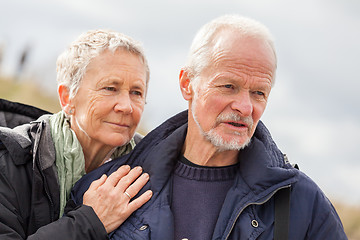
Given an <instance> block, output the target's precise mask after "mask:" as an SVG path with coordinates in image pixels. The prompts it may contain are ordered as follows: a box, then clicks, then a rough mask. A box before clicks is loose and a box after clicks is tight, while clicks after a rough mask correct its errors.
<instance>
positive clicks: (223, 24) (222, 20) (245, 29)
mask: <svg viewBox="0 0 360 240" xmlns="http://www.w3.org/2000/svg"><path fill="white" fill-rule="evenodd" d="M223 30H231V31H234V32H237V33H240V34H241V35H243V36H244V37H253V38H257V39H262V40H264V41H266V42H268V43H269V45H270V46H271V48H272V49H273V51H274V55H275V58H276V53H275V46H274V40H273V36H272V35H271V33H270V31H269V30H268V28H267V27H266V26H264V25H263V24H262V23H260V22H258V21H255V20H253V19H250V18H247V17H242V16H238V15H224V16H221V17H218V18H216V19H214V20H212V21H211V22H209V23H207V24H205V25H204V26H203V27H202V28H201V29H200V30H199V31H198V32H197V34H196V36H195V38H194V40H193V42H192V44H191V48H190V52H189V55H188V60H187V63H186V65H185V70H186V71H187V72H188V75H189V77H190V79H192V80H195V81H193V83H192V85H193V87H195V88H197V85H198V82H199V81H197V80H196V79H197V78H198V77H199V75H200V73H201V72H202V71H203V70H204V69H205V68H206V67H208V66H210V63H211V62H210V61H211V57H212V55H213V51H212V47H213V46H214V44H215V43H216V39H217V38H216V37H217V35H218V33H219V32H222V31H223ZM274 80H275V76H274V79H272V84H273V83H274Z"/></svg>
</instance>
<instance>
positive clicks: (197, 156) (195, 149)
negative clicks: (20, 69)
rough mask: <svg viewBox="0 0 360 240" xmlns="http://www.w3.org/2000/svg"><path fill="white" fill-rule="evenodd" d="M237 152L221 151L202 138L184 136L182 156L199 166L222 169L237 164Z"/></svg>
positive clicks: (190, 135)
mask: <svg viewBox="0 0 360 240" xmlns="http://www.w3.org/2000/svg"><path fill="white" fill-rule="evenodd" d="M238 153H239V152H238V151H222V152H219V151H218V149H217V148H216V147H215V146H214V145H212V144H211V143H210V142H209V141H207V140H206V139H205V138H204V137H203V136H194V134H189V131H188V134H187V135H186V139H185V144H184V147H183V154H184V157H186V158H187V159H188V160H189V161H191V162H192V163H195V164H197V165H201V166H209V167H223V166H230V165H233V164H236V163H237V162H238V158H237V156H238Z"/></svg>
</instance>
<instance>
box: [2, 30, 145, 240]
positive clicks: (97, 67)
mask: <svg viewBox="0 0 360 240" xmlns="http://www.w3.org/2000/svg"><path fill="white" fill-rule="evenodd" d="M57 80H58V94H59V99H60V104H61V108H62V111H61V112H59V113H57V114H54V115H43V116H42V117H40V118H39V119H38V120H36V121H33V122H31V123H29V124H24V125H21V126H18V127H16V128H14V129H10V128H5V127H1V128H0V213H1V214H0V239H25V238H28V239H106V238H107V233H109V232H111V231H112V230H114V229H115V228H117V227H118V226H120V225H121V223H122V222H123V221H124V220H125V219H126V218H127V217H128V216H130V215H131V213H132V212H134V211H135V210H136V209H138V208H139V207H140V206H142V205H143V204H144V203H145V202H147V201H148V200H149V199H150V197H151V195H152V193H151V191H147V192H145V193H143V194H142V195H141V196H139V197H138V198H133V199H132V200H131V198H132V197H134V196H135V195H136V194H137V193H138V192H139V190H140V189H141V188H142V187H143V186H144V185H145V184H146V182H147V181H148V179H149V176H148V174H146V173H143V174H142V169H141V168H140V167H136V168H134V169H132V170H130V167H129V166H122V167H120V168H119V169H118V171H116V172H114V173H113V174H111V175H110V176H108V177H107V176H105V175H104V176H102V177H101V178H100V179H99V180H97V181H95V182H94V183H93V184H92V185H91V187H90V188H89V190H88V191H87V192H86V193H85V194H84V205H82V206H80V207H78V208H76V209H75V210H72V211H69V212H67V211H64V209H65V205H66V202H67V200H68V198H69V194H70V190H71V188H72V186H73V185H74V184H75V182H76V181H77V180H78V179H79V178H80V177H81V176H83V175H84V174H85V173H88V172H90V171H92V170H94V169H95V168H97V167H98V166H100V165H102V164H103V163H104V162H106V161H110V160H111V159H112V158H115V157H118V156H121V155H124V154H126V153H128V152H130V151H131V150H132V148H133V147H134V146H135V144H136V141H137V139H138V137H136V136H135V137H134V134H135V130H136V127H137V125H138V123H139V121H140V118H141V115H142V112H143V108H144V104H145V96H146V91H147V86H148V80H149V70H148V64H147V61H146V58H145V56H144V53H143V50H142V47H141V46H140V45H139V43H138V42H136V41H134V40H133V39H131V38H129V37H128V36H125V35H123V34H120V33H117V32H113V31H102V30H98V31H89V32H87V33H85V34H83V35H81V36H80V37H79V38H78V39H77V40H76V41H75V42H73V43H72V45H71V46H70V48H69V49H67V50H66V51H65V52H64V53H63V54H62V55H61V56H60V57H59V58H58V61H57ZM130 200H131V201H130ZM64 212H65V214H64Z"/></svg>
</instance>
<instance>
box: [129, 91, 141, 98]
mask: <svg viewBox="0 0 360 240" xmlns="http://www.w3.org/2000/svg"><path fill="white" fill-rule="evenodd" d="M131 94H133V95H136V96H140V97H141V96H142V92H140V91H132V92H131Z"/></svg>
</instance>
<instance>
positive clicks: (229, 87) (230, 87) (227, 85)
mask: <svg viewBox="0 0 360 240" xmlns="http://www.w3.org/2000/svg"><path fill="white" fill-rule="evenodd" d="M223 87H224V88H228V89H234V86H233V85H231V84H225V85H223Z"/></svg>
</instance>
